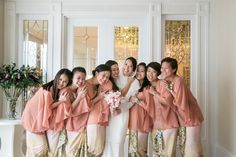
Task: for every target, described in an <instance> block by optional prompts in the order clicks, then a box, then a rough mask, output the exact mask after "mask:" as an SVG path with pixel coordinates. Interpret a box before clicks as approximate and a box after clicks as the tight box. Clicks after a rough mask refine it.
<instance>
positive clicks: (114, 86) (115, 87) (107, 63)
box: [105, 60, 119, 91]
mask: <svg viewBox="0 0 236 157" xmlns="http://www.w3.org/2000/svg"><path fill="white" fill-rule="evenodd" d="M116 64H117V65H118V63H117V62H116V61H114V60H108V61H107V62H106V63H105V65H107V66H108V67H110V71H111V66H112V65H116ZM111 73H112V71H111ZM109 80H110V81H111V83H112V90H113V91H118V90H119V87H118V86H117V85H116V83H115V80H114V78H113V77H112V76H111V75H110V78H109Z"/></svg>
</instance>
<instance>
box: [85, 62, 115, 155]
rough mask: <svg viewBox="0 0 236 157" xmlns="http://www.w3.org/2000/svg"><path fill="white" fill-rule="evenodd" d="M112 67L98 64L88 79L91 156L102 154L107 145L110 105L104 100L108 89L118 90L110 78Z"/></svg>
mask: <svg viewBox="0 0 236 157" xmlns="http://www.w3.org/2000/svg"><path fill="white" fill-rule="evenodd" d="M110 74H111V70H110V67H108V66H107V65H105V64H100V65H98V66H97V67H96V68H95V70H94V71H93V77H92V78H90V79H88V80H86V87H87V94H88V96H89V98H90V103H91V105H90V106H91V111H90V114H89V118H88V123H87V138H88V153H89V156H101V155H102V153H103V149H104V145H105V129H106V126H107V125H108V121H109V114H110V113H109V112H110V109H109V106H108V105H107V103H106V101H105V100H104V95H105V93H106V92H107V91H110V90H114V91H115V90H116V89H115V86H113V84H112V82H111V81H110V80H109V78H110Z"/></svg>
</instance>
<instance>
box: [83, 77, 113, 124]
mask: <svg viewBox="0 0 236 157" xmlns="http://www.w3.org/2000/svg"><path fill="white" fill-rule="evenodd" d="M86 83H87V90H88V92H87V93H88V96H89V98H90V100H91V101H90V103H91V105H90V106H91V112H90V114H89V118H88V124H99V125H102V126H107V125H108V121H109V115H110V109H109V105H108V104H107V103H106V101H105V100H104V99H101V100H99V101H98V102H96V103H95V104H92V100H93V99H94V97H96V91H94V85H92V84H91V83H89V82H86ZM99 88H100V89H101V92H106V91H109V90H112V83H111V81H108V82H107V83H106V84H104V85H100V86H99ZM98 95H99V93H98Z"/></svg>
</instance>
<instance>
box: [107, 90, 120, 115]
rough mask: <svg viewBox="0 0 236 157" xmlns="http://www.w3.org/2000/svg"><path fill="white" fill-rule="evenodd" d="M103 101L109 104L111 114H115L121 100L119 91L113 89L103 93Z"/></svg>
mask: <svg viewBox="0 0 236 157" xmlns="http://www.w3.org/2000/svg"><path fill="white" fill-rule="evenodd" d="M104 99H105V101H106V102H107V104H108V105H109V106H110V111H111V113H112V115H115V114H117V112H116V111H117V110H118V107H119V105H120V102H121V93H120V92H119V91H116V92H113V91H108V92H107V93H106V94H105V98H104Z"/></svg>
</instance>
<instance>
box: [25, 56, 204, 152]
mask: <svg viewBox="0 0 236 157" xmlns="http://www.w3.org/2000/svg"><path fill="white" fill-rule="evenodd" d="M177 70H178V64H177V61H176V59H173V58H170V57H167V58H164V59H163V60H162V61H161V64H159V63H157V62H151V63H149V64H148V65H146V64H145V63H143V62H141V63H139V64H138V65H137V61H136V59H135V58H133V57H129V58H127V59H126V60H125V63H124V65H123V67H122V69H121V71H120V70H119V66H118V64H117V62H116V61H114V60H109V61H107V62H106V63H105V64H100V65H98V66H97V67H96V68H95V70H94V71H93V77H92V78H90V79H88V80H85V78H86V71H85V69H84V68H82V67H76V68H74V69H73V71H72V72H71V71H70V70H68V69H61V70H60V71H59V72H58V73H57V75H56V77H55V78H54V80H52V81H51V82H49V83H46V84H44V85H43V86H42V87H41V88H40V89H39V90H38V91H37V92H36V94H35V95H34V96H33V97H32V98H31V99H30V100H29V101H28V103H27V105H26V108H25V110H24V113H23V115H22V125H23V126H24V128H25V129H26V131H27V133H26V139H27V156H28V157H35V156H37V157H38V156H39V157H41V156H42V157H44V156H45V157H46V156H49V157H51V156H53V157H54V156H55V157H56V156H66V157H96V156H97V157H99V156H103V157H126V156H129V157H146V156H148V135H149V133H150V134H151V139H152V145H151V146H149V147H151V148H152V149H151V152H152V153H151V154H153V157H175V156H176V155H175V154H176V141H177V134H179V132H180V131H178V129H179V128H180V127H182V128H186V129H181V131H182V132H181V133H182V134H184V135H185V136H183V137H185V138H182V140H179V141H181V142H179V143H181V145H180V146H181V147H180V148H181V152H182V155H183V156H185V157H202V156H203V154H202V146H201V138H200V127H201V123H202V121H203V116H202V113H201V110H200V108H199V106H198V103H197V101H196V99H195V98H194V96H193V95H192V93H191V91H190V90H189V89H188V88H187V86H186V84H185V82H184V80H183V79H182V78H181V77H180V76H178V75H177V74H176V72H177ZM108 91H114V92H115V91H120V92H121V97H122V99H121V101H120V105H119V107H118V108H116V109H111V108H110V106H109V105H108V103H107V102H106V101H105V99H104V97H105V95H106V93H107V92H108ZM113 110H115V111H113ZM113 113H116V114H113ZM127 136H128V146H126V145H125V140H126V139H127V138H126V137H127ZM179 137H181V136H180V135H179ZM182 141H183V142H182ZM125 152H127V154H125ZM149 154H150V153H149Z"/></svg>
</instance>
